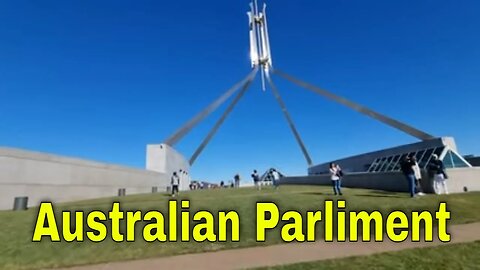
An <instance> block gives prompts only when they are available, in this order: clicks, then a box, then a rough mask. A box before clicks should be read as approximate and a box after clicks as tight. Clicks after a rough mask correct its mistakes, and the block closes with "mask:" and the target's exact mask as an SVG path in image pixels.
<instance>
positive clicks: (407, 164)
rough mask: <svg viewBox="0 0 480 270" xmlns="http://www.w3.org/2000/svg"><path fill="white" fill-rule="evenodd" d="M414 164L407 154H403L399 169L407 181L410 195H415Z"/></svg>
mask: <svg viewBox="0 0 480 270" xmlns="http://www.w3.org/2000/svg"><path fill="white" fill-rule="evenodd" d="M414 165H415V164H414V163H413V162H412V160H411V159H410V157H409V156H405V157H404V158H403V160H402V162H401V169H402V172H403V175H405V178H406V179H407V181H408V190H409V191H410V197H412V198H413V197H415V171H414V170H413V166H414Z"/></svg>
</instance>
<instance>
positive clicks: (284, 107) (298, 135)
mask: <svg viewBox="0 0 480 270" xmlns="http://www.w3.org/2000/svg"><path fill="white" fill-rule="evenodd" d="M266 79H267V81H268V83H269V84H270V88H272V92H273V95H274V96H275V99H276V100H277V102H278V104H279V105H280V108H281V109H282V112H283V114H284V115H285V118H286V119H287V122H288V125H289V126H290V129H291V130H292V132H293V135H294V136H295V139H296V140H297V143H298V145H300V148H301V149H302V153H303V156H304V157H305V160H306V161H307V163H308V166H312V164H313V162H312V159H311V158H310V155H309V154H308V151H307V148H306V147H305V144H304V143H303V141H302V138H301V137H300V134H299V133H298V131H297V129H296V128H295V124H294V123H293V120H292V118H291V117H290V114H289V113H288V110H287V107H286V106H285V103H284V102H283V100H282V97H281V96H280V93H279V92H278V89H277V87H276V86H275V84H274V83H273V81H272V79H271V78H270V75H269V74H267V76H266Z"/></svg>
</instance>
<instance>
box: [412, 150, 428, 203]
mask: <svg viewBox="0 0 480 270" xmlns="http://www.w3.org/2000/svg"><path fill="white" fill-rule="evenodd" d="M411 160H412V163H414V165H413V172H414V173H415V191H416V192H417V195H420V196H423V195H425V193H423V189H422V185H421V181H422V172H421V171H420V166H418V162H417V158H416V157H415V156H412V157H411Z"/></svg>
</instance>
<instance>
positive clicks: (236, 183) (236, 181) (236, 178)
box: [233, 173, 240, 188]
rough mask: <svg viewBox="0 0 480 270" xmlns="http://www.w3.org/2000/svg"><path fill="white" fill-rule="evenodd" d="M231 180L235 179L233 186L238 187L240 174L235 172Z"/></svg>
mask: <svg viewBox="0 0 480 270" xmlns="http://www.w3.org/2000/svg"><path fill="white" fill-rule="evenodd" d="M233 180H234V181H235V187H236V188H239V187H240V174H238V173H237V174H235V176H234V177H233Z"/></svg>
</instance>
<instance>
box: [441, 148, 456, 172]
mask: <svg viewBox="0 0 480 270" xmlns="http://www.w3.org/2000/svg"><path fill="white" fill-rule="evenodd" d="M443 165H444V166H445V168H447V169H450V168H454V165H453V162H452V152H450V151H448V152H447V154H446V155H445V157H444V158H443Z"/></svg>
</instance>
